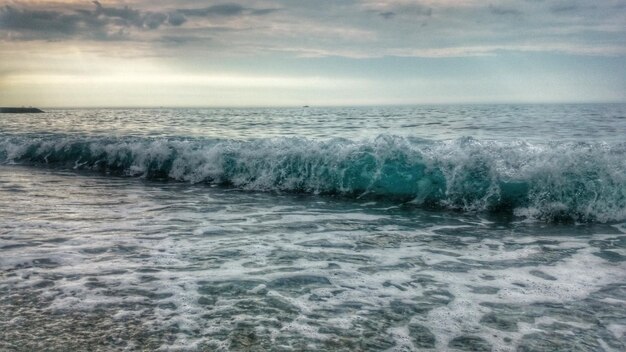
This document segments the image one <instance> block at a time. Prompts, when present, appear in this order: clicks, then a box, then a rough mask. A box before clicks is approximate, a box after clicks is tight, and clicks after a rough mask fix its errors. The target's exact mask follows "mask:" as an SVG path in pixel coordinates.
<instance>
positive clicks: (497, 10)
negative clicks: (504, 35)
mask: <svg viewBox="0 0 626 352" xmlns="http://www.w3.org/2000/svg"><path fill="white" fill-rule="evenodd" d="M489 11H490V12H491V13H492V14H494V15H498V16H519V15H521V14H522V12H521V11H520V10H517V9H513V8H509V7H501V6H494V5H493V4H489Z"/></svg>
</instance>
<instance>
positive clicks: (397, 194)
mask: <svg viewBox="0 0 626 352" xmlns="http://www.w3.org/2000/svg"><path fill="white" fill-rule="evenodd" d="M0 162H2V163H5V164H27V165H47V166H48V167H54V168H73V169H84V170H93V171H98V172H102V173H106V174H110V175H118V176H136V177H144V178H147V179H171V180H177V181H184V182H192V183H208V184H218V185H224V186H232V187H237V188H241V189H246V190H260V191H286V192H299V193H311V194H331V195H341V196H346V197H357V198H381V199H387V200H390V201H395V202H403V203H405V202H410V203H414V204H417V205H420V206H424V207H431V208H446V209H454V210H462V211H478V212H481V211H486V212H505V213H512V214H515V215H517V216H526V217H532V218H538V219H544V220H548V221H571V220H575V221H589V222H592V221H597V222H615V221H622V220H625V219H626V144H607V143H551V144H550V143H547V144H533V143H529V142H526V141H520V140H517V141H510V142H495V141H481V140H476V139H473V138H462V139H457V140H451V141H443V142H442V141H430V140H424V139H417V138H405V137H397V136H388V135H382V136H379V137H378V138H375V139H372V140H364V141H351V140H346V139H332V140H323V141H320V140H310V139H305V138H273V139H258V140H250V141H233V140H207V139H188V140H183V139H158V138H152V139H151V138H103V137H98V138H95V137H79V136H67V135H46V136H37V135H35V136H33V135H9V136H2V137H0Z"/></svg>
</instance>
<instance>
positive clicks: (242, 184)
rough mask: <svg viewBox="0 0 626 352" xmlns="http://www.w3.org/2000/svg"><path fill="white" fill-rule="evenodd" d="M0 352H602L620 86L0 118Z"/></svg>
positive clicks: (614, 289) (615, 223) (621, 205)
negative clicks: (598, 96)
mask: <svg viewBox="0 0 626 352" xmlns="http://www.w3.org/2000/svg"><path fill="white" fill-rule="evenodd" d="M0 350H2V351H624V350H626V104H537V105H533V104H498V105H423V106H390V107H385V106H382V107H328V108H327V107H297V108H228V109H226V108H225V109H218V108H211V109H205V108H194V109H181V108H176V109H170V108H154V109H46V113H43V114H2V115H0Z"/></svg>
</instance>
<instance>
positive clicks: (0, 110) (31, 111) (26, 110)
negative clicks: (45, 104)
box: [0, 107, 44, 114]
mask: <svg viewBox="0 0 626 352" xmlns="http://www.w3.org/2000/svg"><path fill="white" fill-rule="evenodd" d="M40 112H44V111H43V110H41V109H37V108H3V107H0V114H34V113H40Z"/></svg>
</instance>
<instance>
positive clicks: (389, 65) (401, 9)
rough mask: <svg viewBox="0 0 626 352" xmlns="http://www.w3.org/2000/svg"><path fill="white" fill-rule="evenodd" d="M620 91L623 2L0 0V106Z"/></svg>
mask: <svg viewBox="0 0 626 352" xmlns="http://www.w3.org/2000/svg"><path fill="white" fill-rule="evenodd" d="M593 101H598V102H600V101H601V102H604V101H615V102H623V101H626V0H606V1H601V2H598V1H583V0H569V1H561V0H519V1H512V0H501V1H492V2H484V1H475V0H464V1H452V0H447V1H432V0H421V1H420V0H416V1H408V0H385V1H373V0H361V1H357V0H341V1H327V2H317V1H306V0H299V1H295V0H294V1H286V0H254V1H245V2H228V1H200V0H179V1H166V0H156V1H140V0H132V1H104V0H103V1H100V2H93V3H92V2H90V1H36V0H29V1H0V105H2V106H5V105H36V106H42V107H55V106H64V107H71V106H274V105H287V106H298V105H303V104H307V105H313V104H315V105H352V104H359V105H361V104H419V103H456V102H461V103H467V102H469V103H473V102H476V103H481V102H593Z"/></svg>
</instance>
